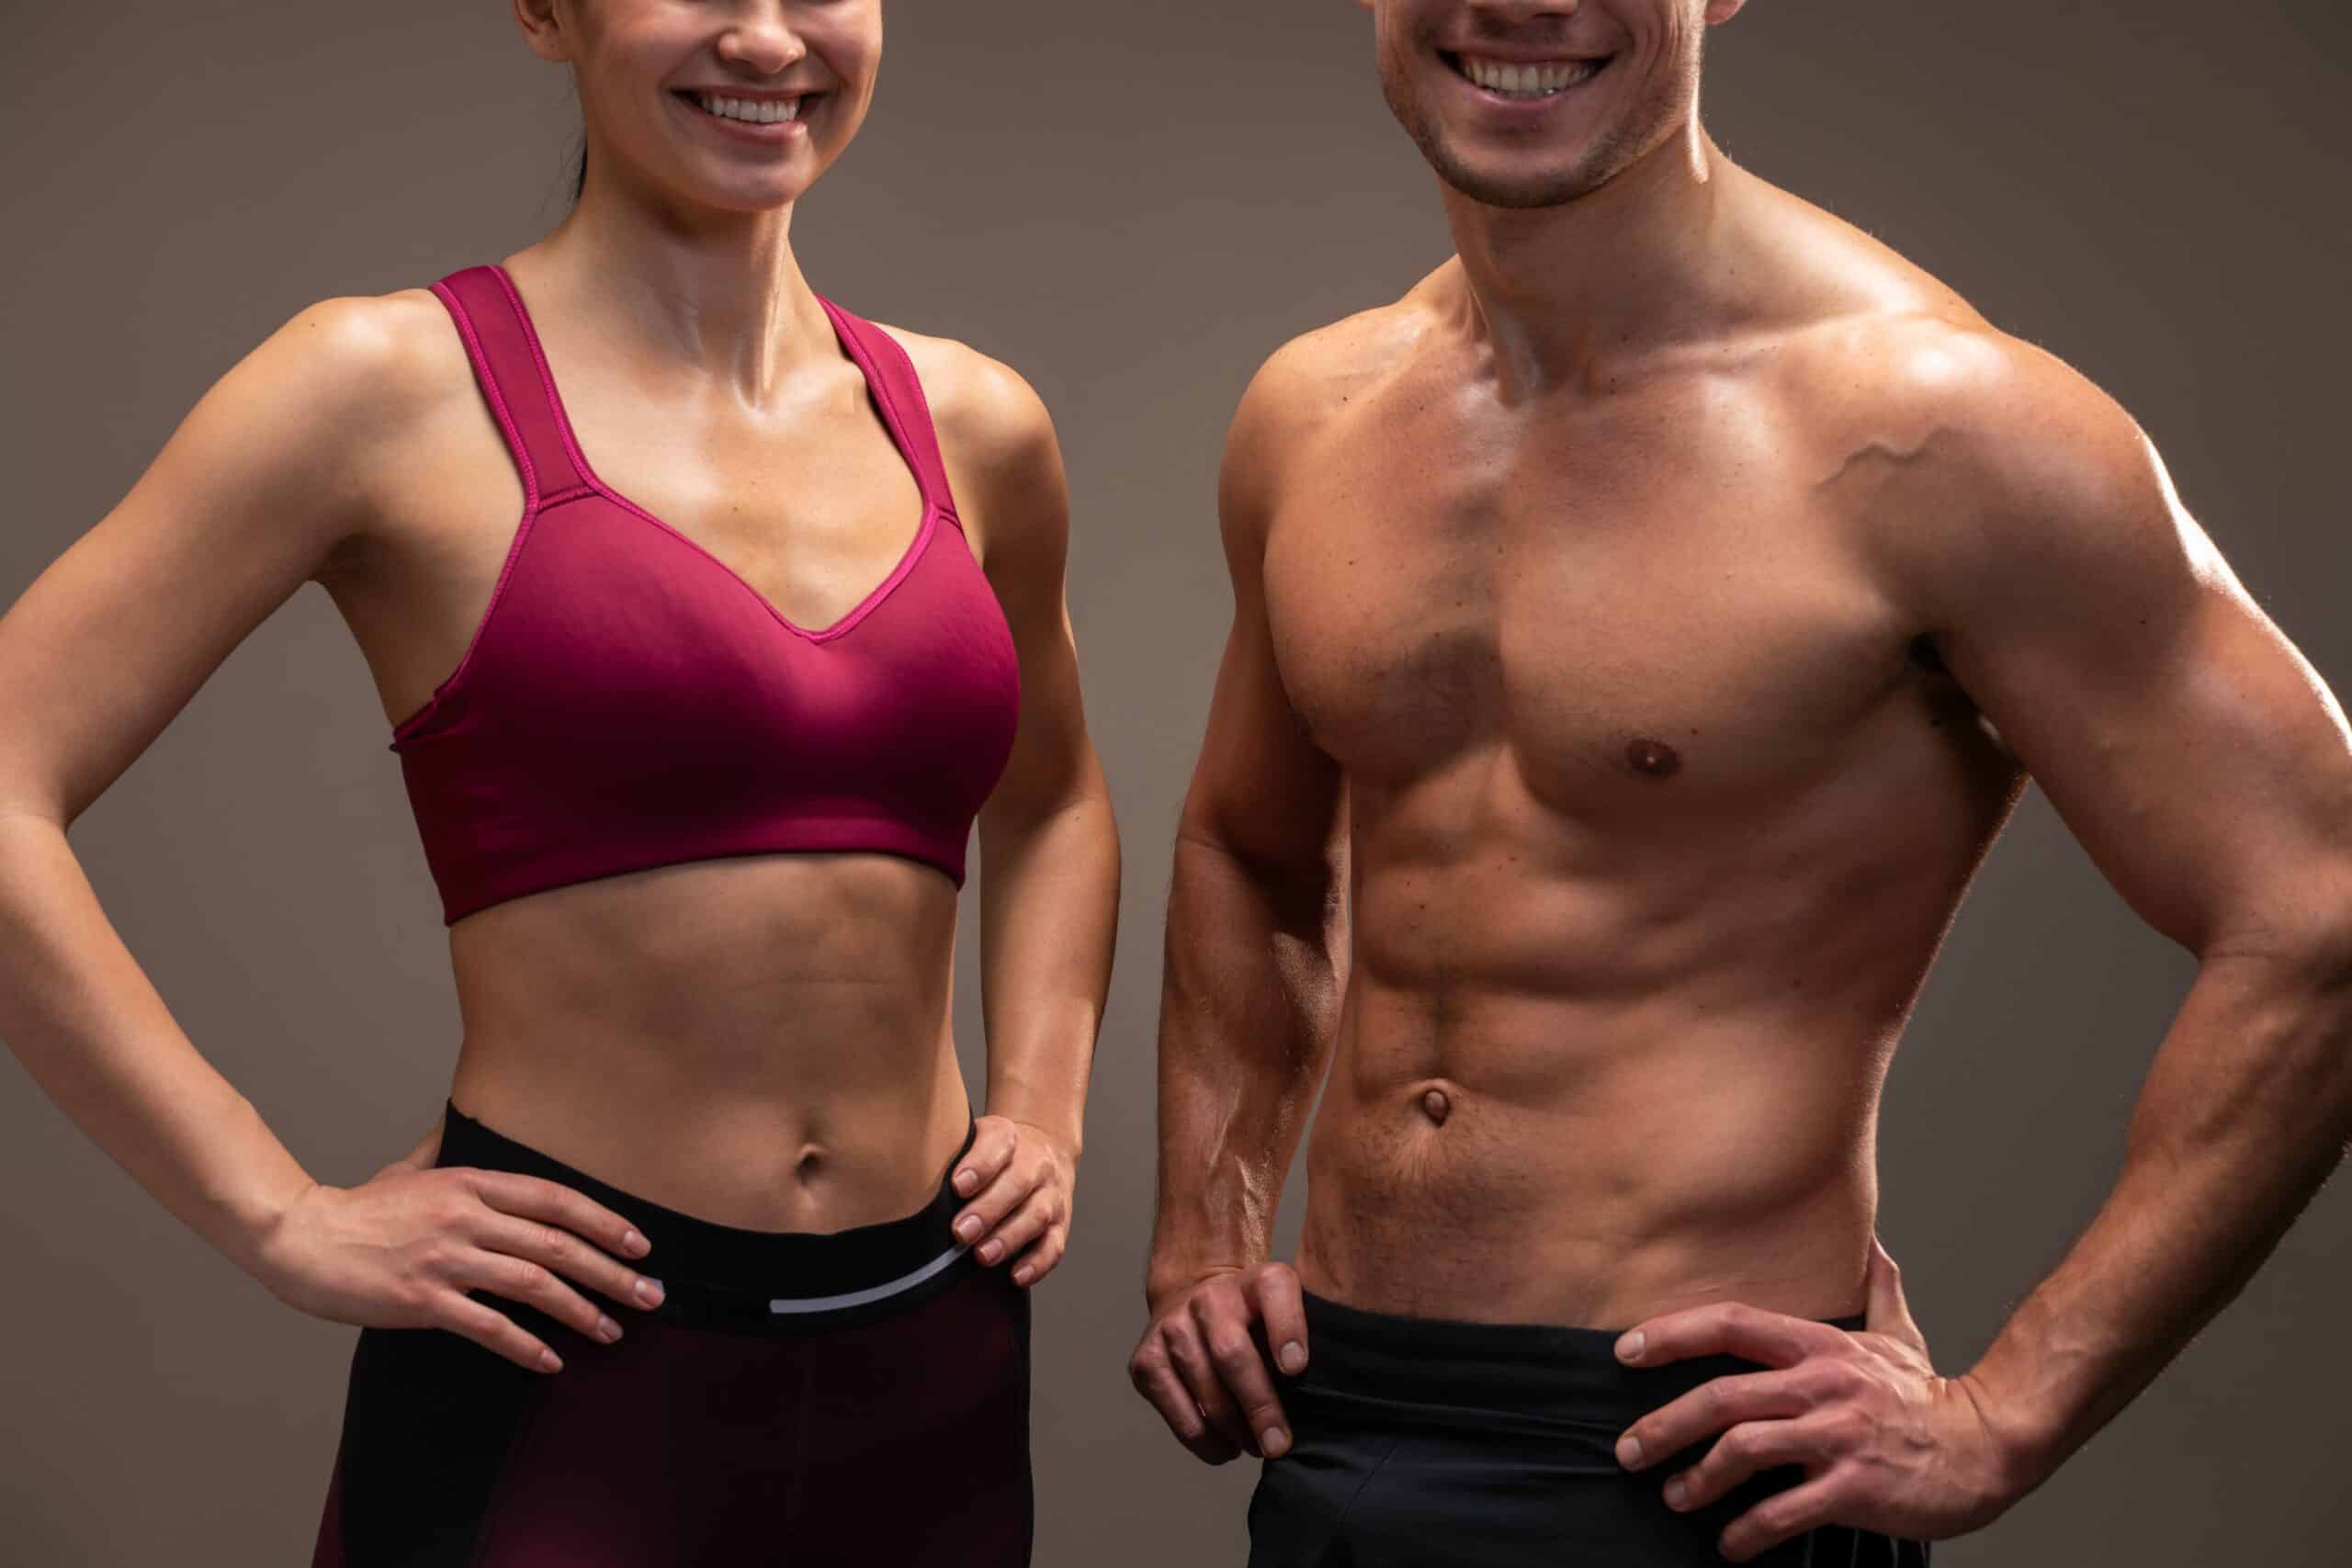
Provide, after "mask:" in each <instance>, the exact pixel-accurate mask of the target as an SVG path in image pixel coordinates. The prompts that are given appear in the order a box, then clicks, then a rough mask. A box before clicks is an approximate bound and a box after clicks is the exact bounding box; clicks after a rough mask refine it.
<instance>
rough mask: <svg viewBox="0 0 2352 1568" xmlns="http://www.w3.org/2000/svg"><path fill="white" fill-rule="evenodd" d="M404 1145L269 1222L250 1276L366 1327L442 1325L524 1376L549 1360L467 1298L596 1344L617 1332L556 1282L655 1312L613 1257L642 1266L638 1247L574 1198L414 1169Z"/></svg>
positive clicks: (315, 1310)
mask: <svg viewBox="0 0 2352 1568" xmlns="http://www.w3.org/2000/svg"><path fill="white" fill-rule="evenodd" d="M415 1152H416V1151H411V1154H410V1156H402V1157H401V1158H400V1159H396V1160H393V1161H392V1162H391V1163H390V1164H389V1165H387V1166H385V1167H384V1168H382V1169H381V1170H379V1171H378V1172H377V1173H376V1174H375V1175H374V1176H372V1177H370V1178H368V1180H367V1181H366V1182H364V1183H362V1184H361V1185H359V1186H357V1187H350V1188H344V1187H329V1186H325V1185H320V1186H316V1187H313V1188H311V1190H309V1191H308V1192H306V1193H304V1194H303V1195H302V1196H301V1197H300V1198H298V1199H296V1200H295V1201H294V1202H293V1203H292V1204H291V1205H290V1206H289V1207H288V1209H287V1211H286V1212H285V1213H283V1214H281V1215H280V1216H279V1217H278V1220H277V1225H276V1227H275V1228H274V1229H273V1230H272V1232H271V1233H270V1237H269V1240H268V1242H267V1243H266V1245H265V1247H264V1250H263V1269H262V1282H263V1283H264V1284H265V1285H266V1286H268V1287H269V1290H270V1292H271V1293H272V1294H274V1295H276V1296H277V1298H278V1299H279V1300H280V1301H283V1302H285V1303H287V1304H288V1305H289V1306H292V1307H295V1308H298V1309H299V1310H300V1311H303V1312H307V1313H310V1314H312V1315H313V1316H316V1317H323V1318H326V1319H328V1320H330V1321H331V1322H335V1323H351V1324H357V1325H360V1326H362V1327H368V1328H446V1329H447V1330H449V1331H450V1332H451V1333H453V1334H458V1335H462V1336H463V1337H466V1338H468V1339H471V1340H473V1341H474V1342H475V1343H476V1344H479V1345H481V1346H484V1347H486V1348H489V1349H492V1350H495V1351H497V1352H498V1353H499V1354H500V1355H502V1356H503V1357H505V1358H506V1359H508V1360H510V1361H513V1362H515V1364H516V1365H518V1366H523V1367H527V1368H530V1369H532V1370H533V1371H548V1372H552V1371H560V1369H561V1368H562V1366H563V1362H562V1360H561V1359H560V1358H559V1357H558V1356H557V1355H556V1353H555V1352H554V1351H553V1350H551V1349H549V1348H548V1346H547V1345H546V1344H545V1343H544V1342H543V1341H542V1340H540V1339H539V1338H538V1337H537V1336H536V1335H534V1334H532V1333H530V1332H529V1331H528V1330H527V1329H526V1328H524V1327H523V1326H522V1325H520V1324H518V1323H516V1322H515V1320H514V1319H513V1318H511V1317H509V1316H508V1315H507V1314H504V1313H503V1312H500V1311H499V1310H498V1309H497V1308H495V1307H493V1306H492V1305H491V1304H490V1303H487V1302H478V1301H474V1300H472V1299H471V1298H470V1297H469V1296H468V1295H467V1294H466V1292H468V1291H474V1290H480V1291H489V1292H492V1293H494V1294H497V1295H502V1296H508V1297H512V1298H513V1299H514V1300H515V1301H518V1302H525V1303H529V1304H530V1305H532V1306H534V1307H537V1309H538V1310H539V1311H541V1312H543V1313H546V1314H548V1316H550V1317H553V1318H555V1319H557V1320H558V1321H559V1322H561V1323H564V1324H567V1325H570V1326H571V1327H573V1328H576V1329H578V1330H579V1331H580V1332H581V1333H582V1334H583V1335H586V1336H587V1337H590V1338H592V1339H599V1340H603V1341H605V1343H607V1344H609V1343H611V1342H612V1341H613V1340H616V1339H618V1338H619V1337H620V1335H621V1328H620V1325H619V1324H617V1323H616V1322H614V1321H613V1320H612V1319H611V1318H610V1317H608V1316H606V1315H605V1314H604V1313H603V1312H601V1311H599V1310H598V1309H597V1308H596V1307H594V1305H592V1304H590V1303H589V1302H588V1301H587V1299H586V1298H585V1297H583V1296H582V1295H581V1294H580V1292H577V1291H575V1290H573V1289H572V1288H571V1286H570V1285H568V1284H566V1283H565V1282H564V1278H559V1276H562V1277H567V1278H569V1279H571V1280H577V1281H578V1282H579V1283H581V1284H583V1285H587V1286H591V1287H593V1288H594V1289H595V1290H596V1291H598V1292H602V1293H603V1294H605V1295H606V1296H608V1297H610V1298H611V1299H613V1300H614V1301H616V1302H628V1303H630V1304H631V1305H633V1306H637V1307H639V1308H645V1307H652V1306H655V1305H658V1304H660V1303H661V1300H662V1286H661V1282H660V1281H659V1280H650V1279H647V1278H645V1277H644V1276H642V1275H640V1274H639V1273H638V1272H637V1270H636V1269H632V1268H630V1267H629V1266H628V1265H627V1264H625V1263H622V1262H619V1261H618V1260H617V1259H616V1258H614V1257H612V1256H611V1254H613V1253H619V1254H622V1255H624V1256H627V1257H631V1258H642V1257H643V1256H644V1255H645V1254H646V1253H647V1252H648V1251H649V1250H650V1243H648V1242H647V1241H646V1239H645V1238H644V1237H643V1236H641V1235H639V1234H638V1233H637V1232H636V1231H635V1230H634V1229H632V1228H631V1227H630V1225H629V1223H628V1221H627V1220H625V1219H623V1218H622V1217H621V1216H620V1215H618V1214H616V1213H613V1212H612V1211H611V1210H609V1209H607V1208H605V1207H604V1206H603V1205H602V1204H600V1203H597V1202H594V1201H592V1200H591V1199H589V1198H588V1197H587V1196H586V1195H585V1194H583V1193H582V1192H579V1191H577V1190H574V1189H572V1188H570V1187H565V1186H562V1185H560V1183H557V1182H553V1181H547V1180H543V1179H540V1178H538V1177H536V1176H522V1175H518V1174H516V1173H515V1172H513V1171H505V1170H477V1169H474V1168H470V1167H466V1166H452V1167H447V1168H419V1167H418V1166H416V1165H415V1164H413V1163H411V1160H412V1158H413V1156H414V1154H415Z"/></svg>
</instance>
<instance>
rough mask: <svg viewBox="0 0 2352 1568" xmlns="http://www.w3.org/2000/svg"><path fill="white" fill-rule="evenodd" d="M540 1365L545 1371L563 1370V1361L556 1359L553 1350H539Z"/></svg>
mask: <svg viewBox="0 0 2352 1568" xmlns="http://www.w3.org/2000/svg"><path fill="white" fill-rule="evenodd" d="M539 1366H540V1368H541V1369H542V1370H543V1371H550V1372H560V1371H563V1363H562V1362H561V1361H560V1360H558V1359H556V1354H555V1352H554V1351H552V1350H542V1351H540V1352H539Z"/></svg>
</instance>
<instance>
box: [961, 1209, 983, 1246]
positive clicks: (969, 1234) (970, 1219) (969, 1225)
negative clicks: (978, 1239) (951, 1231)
mask: <svg viewBox="0 0 2352 1568" xmlns="http://www.w3.org/2000/svg"><path fill="white" fill-rule="evenodd" d="M979 1234H980V1220H979V1216H978V1215H977V1214H967V1215H965V1216H964V1217H963V1218H962V1219H960V1220H957V1221H956V1235H960V1236H962V1237H963V1238H964V1239H965V1240H966V1241H969V1240H971V1239H972V1238H973V1237H974V1236H976V1235H979Z"/></svg>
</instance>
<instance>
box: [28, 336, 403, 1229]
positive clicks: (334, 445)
mask: <svg viewBox="0 0 2352 1568" xmlns="http://www.w3.org/2000/svg"><path fill="white" fill-rule="evenodd" d="M369 306H370V302H369V301H367V300H361V299H333V300H327V301H324V302H322V303H320V304H317V305H314V306H311V308H310V309H308V310H304V311H302V312H301V313H300V315H297V316H296V317H294V318H293V320H291V321H288V322H287V323H286V324H285V325H284V326H282V327H280V328H279V329H278V330H277V332H276V333H273V334H272V335H271V336H270V337H269V339H268V340H267V341H266V342H265V343H263V344H261V345H260V346H259V347H258V348H256V349H254V351H253V352H252V353H251V354H250V355H246V356H245V358H244V359H243V360H242V361H240V362H239V363H238V364H237V365H236V366H235V367H233V368H232V369H231V370H230V371H229V372H228V373H227V374H226V375H225V376H223V377H222V378H220V381H219V382H218V383H216V384H215V385H214V386H213V387H212V388H211V389H210V390H209V391H208V392H206V394H205V395H204V397H203V398H202V399H201V400H198V403H197V404H196V406H195V408H194V409H193V410H192V411H191V412H189V413H188V415H187V419H186V420H185V421H183V422H182V423H181V424H180V426H179V428H178V429H177V430H176V431H175V432H174V433H173V434H172V436H171V438H170V439H169V440H168V441H167V442H165V444H164V447H163V449H162V451H161V452H160V453H158V454H157V456H156V457H155V459H154V461H153V463H152V464H151V465H150V466H149V467H148V468H147V471H146V472H145V473H144V474H142V475H141V477H140V479H139V480H138V482H137V483H136V484H135V485H133V486H132V487H131V489H130V491H129V493H128V494H126V495H125V496H124V497H123V499H122V500H121V502H119V503H118V504H117V505H116V506H115V508H114V509H113V510H112V511H111V512H109V513H107V515H106V516H105V517H104V518H103V519H102V520H101V521H100V522H99V523H98V524H97V525H96V526H95V527H93V528H91V529H90V530H89V531H88V532H87V533H86V534H85V535H84V536H82V537H81V538H80V539H78V540H76V541H75V542H74V545H73V546H72V547H70V548H68V549H67V550H66V551H65V552H64V553H63V554H62V556H60V557H59V558H57V559H56V560H55V561H54V562H53V563H51V566H50V567H49V568H48V569H47V570H44V571H43V572H42V573H41V574H40V577H39V578H37V579H35V580H34V581H33V583H32V585H31V586H30V587H29V588H28V589H27V590H26V591H25V592H24V593H23V594H22V596H21V597H19V598H18V599H17V602H16V604H15V605H14V606H13V607H12V608H10V609H9V611H8V612H7V614H6V616H5V617H0V1035H4V1036H5V1037H6V1040H7V1043H8V1045H9V1047H10V1049H11V1050H13V1051H14V1052H15V1053H16V1055H17V1059H18V1060H20V1061H22V1062H23V1063H24V1065H25V1067H26V1069H27V1070H28V1072H30V1073H31V1074H32V1076H33V1078H34V1080H35V1081H36V1082H38V1083H39V1084H40V1087H41V1088H42V1089H43V1090H44V1091H46V1092H47V1093H48V1095H49V1096H50V1098H51V1099H52V1100H55V1101H56V1102H57V1104H58V1106H59V1107H60V1108H61V1109H62V1110H63V1111H64V1112H65V1113H66V1114H67V1115H68V1116H69V1117H71V1118H72V1119H73V1120H74V1122H75V1123H76V1124H77V1125H79V1126H80V1127H81V1128H82V1130H83V1131H84V1132H85V1133H86V1134H89V1135H90V1137H91V1138H92V1139H93V1140H94V1141H96V1143H97V1145H99V1146H100V1147H101V1148H103V1149H104V1150H105V1151H106V1152H107V1155H108V1156H111V1157H112V1158H113V1159H114V1160H115V1162H116V1163H117V1164H119V1165H120V1166H121V1167H122V1168H124V1169H125V1170H127V1171H129V1172H130V1175H131V1176H132V1178H133V1179H136V1180H137V1181H138V1182H139V1184H140V1185H141V1186H142V1187H144V1188H145V1189H146V1190H148V1191H149V1192H151V1193H153V1195H154V1196H155V1198H156V1199H157V1200H158V1201H160V1202H162V1203H163V1204H164V1207H165V1208H166V1209H168V1210H170V1211H171V1212H172V1213H174V1214H175V1215H177V1216H178V1217H179V1218H180V1220H182V1221H183V1222H184V1223H186V1224H187V1225H188V1226H189V1227H191V1228H192V1229H194V1230H195V1231H196V1232H197V1233H198V1235H202V1236H203V1237H204V1238H205V1239H206V1240H207V1241H209V1242H210V1243H211V1244H212V1245H213V1246H214V1247H217V1248H219V1249H220V1251H221V1252H223V1253H224V1254H226V1255H227V1256H229V1257H230V1258H232V1259H233V1260H234V1261H235V1262H236V1263H237V1264H238V1265H239V1267H241V1268H243V1269H246V1270H247V1271H248V1272H255V1271H257V1270H258V1268H259V1262H260V1249H261V1247H262V1245H263V1243H264V1242H265V1240H266V1237H267V1235H268V1232H269V1229H270V1225H271V1224H272V1222H273V1220H274V1219H275V1217H276V1216H277V1214H278V1213H281V1212H283V1210H284V1208H285V1207H286V1205H287V1204H288V1202H289V1201H292V1199H293V1198H294V1197H295V1196H296V1195H297V1194H299V1193H300V1192H301V1191H302V1190H305V1189H306V1188H308V1187H309V1186H310V1185H311V1181H310V1179H309V1178H308V1177H307V1176H306V1175H305V1174H304V1173H303V1171H302V1168H301V1167H300V1165H299V1164H297V1163H296V1161H295V1159H294V1157H293V1156H292V1155H290V1154H288V1152H287V1150H286V1147H285V1145H282V1144H281V1143H279V1142H278V1140H277V1138H276V1137H275V1136H274V1135H272V1134H271V1133H270V1131H269V1129H268V1128H267V1127H266V1126H264V1125H263V1124H262V1121H261V1118H260V1117H259V1115H257V1114H256V1113H255V1111H254V1108H253V1106H252V1105H251V1104H250V1103H248V1102H247V1101H246V1100H245V1099H244V1097H243V1095H241V1094H239V1093H238V1092H237V1090H236V1089H234V1088H233V1087H232V1086H231V1085H230V1084H229V1082H228V1081H227V1080H226V1079H224V1078H223V1077H221V1076H220V1074H219V1073H218V1072H216V1071H215V1070H214V1069H213V1067H212V1066H211V1065H210V1064H209V1063H208V1062H207V1061H206V1060H205V1059H204V1057H203V1056H202V1055H200V1054H198V1051H197V1048H196V1047H195V1045H194V1044H193V1043H190V1041H189V1040H188V1038H187V1035H186V1034H184V1033H183V1032H181V1031H180V1028H179V1026H178V1024H177V1023H176V1022H175V1021H174V1019H173V1017H172V1014H171V1011H170V1010H169V1009H168V1008H167V1007H166V1006H165V1005H164V1000H163V998H161V997H159V996H158V995H157V994H156V992H155V988H154V987H153V984H152V983H151V982H150V981H149V979H148V977H147V976H146V974H145V973H144V971H142V970H141V968H140V966H139V964H138V963H137V961H136V960H134V959H133V958H132V957H131V955H130V952H129V951H128V950H127V949H126V948H125V946H124V945H123V942H122V940H121V938H120V937H119V935H118V934H117V933H116V931H115V930H114V928H113V926H112V925H111V924H110V923H109V922H108V920H107V916H106V913H105V911H104V910H103V909H101V908H99V906H98V901H97V898H96V895H95V894H94V893H93V891H92V889H91V886H90V883H89V880H88V878H87V877H86V876H85V874H84V871H83V867H82V865H81V863H80V862H79V861H78V860H77V859H75V857H74V852H73V849H72V848H71V846H70V845H69V844H68V842H67V839H66V833H67V829H69V828H71V827H72V826H73V824H74V820H75V819H76V818H79V817H80V816H81V814H82V813H83V811H84V810H85V809H86V808H87V807H89V805H90V803H91V802H92V801H94V800H96V798H97V797H98V795H101V794H102V793H104V792H105V790H106V789H107V786H108V785H110V784H112V783H113V782H114V781H115V780H116V779H117V778H119V776H121V774H122V773H123V772H124V771H125V770H126V769H127V768H129V767H130V764H131V762H133V761H135V760H137V758H138V757H139V756H140V755H141V752H143V751H144V750H146V749H147V747H148V746H149V745H150V744H151V743H153V740H154V739H155V737H156V736H157V735H158V734H160V733H161V732H162V731H163V729H164V727H165V726H167V725H168V724H170V722H171V721H172V719H173V718H174V716H176V715H177V714H178V713H179V711H180V710H181V708H183V707H184V706H186V705H187V702H188V700H189V699H190V698H191V697H192V696H193V695H194V694H195V693H196V691H197V689H198V687H199V686H201V685H202V684H203V682H204V681H205V679H206V678H207V677H208V676H209V675H210V674H211V672H212V671H214V670H215V669H217V668H218V667H219V666H220V662H221V661H222V660H224V659H226V658H227V657H228V655H229V654H230V652H231V651H232V649H235V648H236V646H237V645H238V644H239V643H240V642H242V641H243V639H244V637H246V635H247V634H249V633H250V632H251V631H252V630H253V629H254V627H255V626H258V625H260V624H261V622H262V621H264V620H265V619H266V618H267V617H268V615H270V613H271V612H272V611H274V610H276V609H277V606H278V605H280V604H284V603H285V602H286V600H287V599H288V598H289V597H290V596H292V594H293V593H294V592H295V590H297V589H298V588H300V587H301V585H302V584H303V583H304V582H305V581H309V580H311V578H313V577H315V576H317V575H318V574H319V572H320V571H321V570H322V569H324V568H325V567H326V565H327V563H328V561H329V559H330V558H331V557H332V556H333V555H334V552H335V550H336V548H337V547H338V545H339V544H340V543H341V542H342V541H343V540H344V539H345V537H346V536H349V535H350V534H352V533H353V532H354V531H355V530H356V529H357V528H358V527H360V526H361V525H362V522H363V518H364V515H365V511H366V498H365V497H364V496H363V495H362V494H360V493H359V487H358V484H357V481H356V479H354V476H355V475H356V474H357V473H358V472H359V471H360V465H359V464H358V463H356V462H355V461H354V460H353V456H352V455H353V453H354V451H355V450H356V449H364V448H365V447H367V446H368V444H369V443H371V442H373V441H376V440H379V439H380V438H381V434H380V433H381V431H382V428H383V425H384V423H385V414H386V410H385V408H384V404H385V401H386V399H387V397H388V395H390V394H389V393H388V391H387V387H388V381H387V379H386V378H385V377H384V376H383V374H382V371H383V370H384V368H385V367H384V365H383V363H382V362H383V361H384V360H385V359H386V358H387V356H388V355H387V344H385V343H384V341H383V334H382V333H381V332H380V331H379V328H378V327H377V325H376V324H375V318H374V317H373V316H371V314H370V312H369Z"/></svg>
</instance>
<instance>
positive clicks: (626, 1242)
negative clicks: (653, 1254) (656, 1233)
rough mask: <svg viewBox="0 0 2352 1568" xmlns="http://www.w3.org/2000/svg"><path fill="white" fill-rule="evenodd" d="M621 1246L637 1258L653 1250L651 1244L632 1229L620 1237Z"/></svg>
mask: <svg viewBox="0 0 2352 1568" xmlns="http://www.w3.org/2000/svg"><path fill="white" fill-rule="evenodd" d="M621 1246H622V1247H625V1248H627V1249H628V1251H629V1252H630V1253H631V1254H632V1255H634V1256H636V1257H639V1258H642V1257H644V1256H645V1255H646V1254H647V1253H649V1252H650V1251H652V1250H653V1244H652V1243H651V1242H650V1241H648V1240H646V1239H645V1238H644V1237H643V1236H641V1235H638V1234H637V1232H635V1231H634V1230H632V1231H630V1232H629V1233H628V1235H625V1236H623V1237H621Z"/></svg>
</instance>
